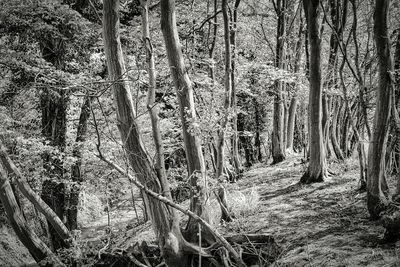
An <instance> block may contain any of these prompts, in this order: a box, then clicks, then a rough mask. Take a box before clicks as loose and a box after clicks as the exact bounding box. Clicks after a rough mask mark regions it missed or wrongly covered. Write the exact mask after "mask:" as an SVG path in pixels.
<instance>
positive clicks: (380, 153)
mask: <svg viewBox="0 0 400 267" xmlns="http://www.w3.org/2000/svg"><path fill="white" fill-rule="evenodd" d="M389 3H390V0H376V1H375V13H374V37H375V44H376V49H377V56H378V66H379V86H378V89H377V92H376V110H375V116H374V127H373V129H374V130H373V133H372V138H371V142H370V145H369V150H368V167H367V168H368V169H367V173H368V177H367V205H368V211H369V213H370V215H371V218H373V219H378V218H379V217H380V216H381V212H382V211H383V210H384V209H385V206H386V205H387V203H388V187H387V183H386V168H385V164H386V162H385V155H386V147H387V141H388V130H389V123H390V122H389V118H390V108H391V100H392V99H391V98H392V93H393V80H392V76H391V75H392V73H393V63H392V58H391V53H390V39H389V38H390V34H389V31H388V14H389Z"/></svg>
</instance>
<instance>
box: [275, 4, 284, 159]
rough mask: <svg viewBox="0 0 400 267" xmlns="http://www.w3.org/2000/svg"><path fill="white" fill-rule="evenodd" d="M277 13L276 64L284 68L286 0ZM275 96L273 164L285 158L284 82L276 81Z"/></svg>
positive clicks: (278, 6)
mask: <svg viewBox="0 0 400 267" xmlns="http://www.w3.org/2000/svg"><path fill="white" fill-rule="evenodd" d="M276 7H277V15H278V25H277V33H276V55H275V66H276V67H277V68H280V69H283V67H284V60H285V53H284V51H285V50H284V46H285V41H284V37H285V34H286V31H285V24H286V16H285V14H286V0H277V2H276ZM275 88H276V90H275V93H276V95H275V98H274V112H273V113H274V116H273V123H272V128H273V130H272V159H273V160H272V164H275V163H279V162H281V161H283V160H285V157H286V155H285V146H284V142H283V141H284V136H283V135H284V134H286V133H284V114H283V111H284V110H283V97H282V92H283V88H284V84H283V82H276V85H275Z"/></svg>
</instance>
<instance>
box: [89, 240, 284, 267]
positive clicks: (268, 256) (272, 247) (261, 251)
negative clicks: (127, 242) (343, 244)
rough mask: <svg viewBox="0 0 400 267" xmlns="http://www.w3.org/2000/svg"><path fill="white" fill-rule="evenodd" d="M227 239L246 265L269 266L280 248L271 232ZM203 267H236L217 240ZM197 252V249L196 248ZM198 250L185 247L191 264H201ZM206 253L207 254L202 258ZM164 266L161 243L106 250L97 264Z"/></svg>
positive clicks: (207, 250) (211, 247) (204, 258)
mask: <svg viewBox="0 0 400 267" xmlns="http://www.w3.org/2000/svg"><path fill="white" fill-rule="evenodd" d="M225 238H226V240H228V242H229V243H230V244H231V245H232V246H234V247H236V249H238V250H239V251H240V256H241V258H242V259H243V262H244V263H245V264H246V266H252V265H259V266H268V265H270V264H271V263H273V262H274V261H275V260H276V259H277V258H278V256H279V254H280V252H281V248H280V247H279V246H278V245H277V244H276V242H275V239H274V238H273V237H272V236H270V235H262V234H261V235H255V234H249V235H246V234H238V235H231V236H226V237H225ZM202 251H203V252H202V260H201V261H202V265H201V266H235V260H234V259H233V258H232V255H231V254H230V253H229V252H228V250H226V249H225V247H223V246H221V245H220V244H218V243H214V244H213V245H212V246H210V247H208V248H204V249H202ZM197 252H198V251H197ZM197 252H196V250H191V251H189V250H186V251H185V253H187V254H189V255H190V257H191V260H190V261H191V263H192V266H198V265H199V255H198V254H197ZM204 255H208V256H206V257H203V256H204ZM110 265H112V266H116V267H119V266H121V267H122V266H141V267H148V266H161V265H163V259H162V256H161V253H160V250H159V248H158V246H156V245H152V244H147V243H146V242H142V244H140V245H139V244H138V243H137V244H135V245H134V246H133V247H131V248H129V250H126V251H125V250H114V251H113V252H111V253H104V254H102V256H101V259H99V260H98V261H97V262H96V263H95V264H94V266H110Z"/></svg>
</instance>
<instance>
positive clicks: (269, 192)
mask: <svg viewBox="0 0 400 267" xmlns="http://www.w3.org/2000/svg"><path fill="white" fill-rule="evenodd" d="M305 166H306V165H304V164H302V162H301V158H300V157H296V156H293V157H291V158H289V159H288V160H286V161H285V162H282V163H280V164H277V165H273V166H268V165H265V164H264V165H262V166H260V165H259V166H256V167H254V168H252V169H251V170H250V171H248V172H247V173H245V175H244V177H243V179H241V180H240V181H239V182H238V183H237V187H238V188H240V189H241V190H248V188H250V187H255V188H257V191H258V193H259V194H260V203H259V209H258V212H256V213H255V214H253V215H251V216H247V217H246V218H243V219H239V220H242V222H239V224H241V226H240V231H244V232H249V233H259V234H260V233H264V234H271V235H274V236H275V238H276V240H277V242H278V244H279V245H281V246H282V248H283V252H282V255H281V256H280V258H279V260H278V261H277V262H276V263H275V264H274V265H275V266H400V242H397V244H390V245H380V244H379V239H380V238H381V237H382V235H383V231H384V229H383V227H381V226H379V225H378V223H377V222H373V221H370V220H369V216H368V212H367V209H366V200H365V197H366V194H365V193H361V194H360V193H359V192H357V188H358V186H359V184H358V177H359V174H358V166H357V161H356V160H354V159H353V160H349V161H347V162H346V163H342V164H336V163H332V164H331V165H330V168H331V170H333V171H334V172H336V173H337V174H336V175H335V176H332V177H330V178H329V179H327V180H326V181H325V182H323V183H316V184H311V185H300V184H298V181H299V180H300V177H301V175H302V174H303V172H304V170H305ZM231 224H232V223H231ZM227 228H228V229H229V228H230V227H229V225H227ZM228 229H226V230H228Z"/></svg>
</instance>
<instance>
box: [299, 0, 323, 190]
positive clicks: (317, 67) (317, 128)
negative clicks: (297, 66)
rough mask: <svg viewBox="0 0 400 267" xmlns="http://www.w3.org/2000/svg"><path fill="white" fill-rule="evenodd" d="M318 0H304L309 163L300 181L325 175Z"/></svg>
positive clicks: (320, 180)
mask: <svg viewBox="0 0 400 267" xmlns="http://www.w3.org/2000/svg"><path fill="white" fill-rule="evenodd" d="M319 2H320V1H319V0H311V1H308V0H304V6H305V8H304V10H305V11H306V17H307V28H308V37H309V42H310V94H309V116H310V163H309V165H308V169H307V171H306V172H305V173H304V175H303V176H302V177H301V179H300V182H301V183H313V182H322V181H323V180H324V177H325V176H326V172H327V169H326V168H327V167H326V158H325V151H324V140H323V139H324V138H323V132H322V88H321V39H320V36H319V23H318V7H319V4H320V3H319Z"/></svg>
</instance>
